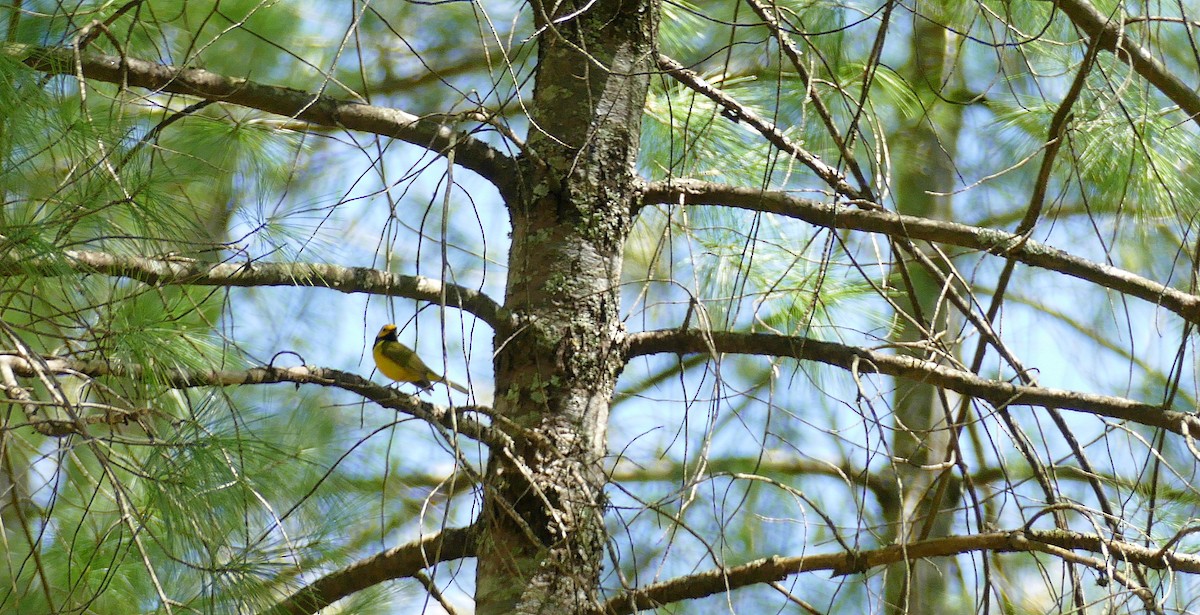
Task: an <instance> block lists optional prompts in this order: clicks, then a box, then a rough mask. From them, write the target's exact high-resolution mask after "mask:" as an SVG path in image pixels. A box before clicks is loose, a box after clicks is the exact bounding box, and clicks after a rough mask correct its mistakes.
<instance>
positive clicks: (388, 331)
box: [375, 323, 397, 344]
mask: <svg viewBox="0 0 1200 615" xmlns="http://www.w3.org/2000/svg"><path fill="white" fill-rule="evenodd" d="M396 340H397V338H396V325H393V324H390V323H389V324H386V325H383V326H382V327H380V328H379V333H377V334H376V335H375V343H376V344H378V343H379V342H387V341H391V342H394V341H396Z"/></svg>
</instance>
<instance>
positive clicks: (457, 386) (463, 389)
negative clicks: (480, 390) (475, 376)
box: [442, 378, 471, 394]
mask: <svg viewBox="0 0 1200 615" xmlns="http://www.w3.org/2000/svg"><path fill="white" fill-rule="evenodd" d="M442 382H444V383H446V386H448V387H450V388H452V389H454V390H455V391H458V392H459V393H467V394H470V392H471V391H469V390H468V389H467V387H465V386H463V385H461V384H459V383H457V382H455V381H453V380H451V379H449V378H442Z"/></svg>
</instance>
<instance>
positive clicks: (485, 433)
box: [0, 354, 507, 446]
mask: <svg viewBox="0 0 1200 615" xmlns="http://www.w3.org/2000/svg"><path fill="white" fill-rule="evenodd" d="M0 363H3V364H4V365H5V366H7V367H9V368H11V369H12V371H13V372H14V373H16V374H17V375H19V376H36V375H37V374H38V372H39V371H41V372H43V373H46V372H48V373H52V374H77V375H82V376H89V377H93V378H95V377H100V376H115V377H120V378H137V379H151V380H154V381H157V382H161V383H163V384H166V385H167V386H170V387H171V388H176V389H185V388H192V387H204V386H237V385H248V384H277V383H283V382H290V383H294V384H297V385H299V384H318V385H321V386H331V387H336V388H339V389H343V390H346V391H350V392H352V393H355V394H358V395H361V396H362V397H364V398H366V399H368V400H370V401H373V402H375V403H376V404H379V405H380V406H383V407H384V408H390V409H392V410H396V411H399V412H403V413H405V414H409V415H411V416H414V417H416V418H419V419H422V420H424V421H427V422H429V423H433V424H435V425H441V426H442V427H445V428H446V429H450V430H452V431H453V432H454V433H456V434H460V435H463V436H466V437H468V438H472V439H474V440H478V441H480V442H483V443H485V444H488V445H491V446H504V445H505V444H506V443H507V438H506V437H505V436H504V435H503V434H501V433H499V432H498V431H496V430H494V429H492V428H491V427H489V426H488V425H485V424H483V423H481V422H479V421H478V420H476V419H475V418H473V417H472V416H471V414H470V413H486V409H484V408H480V407H477V406H459V407H455V408H444V407H441V406H437V405H434V404H431V403H429V402H426V401H423V400H421V399H420V398H418V397H416V396H413V395H405V394H403V393H400V392H399V391H397V390H396V389H392V388H388V387H384V386H380V385H378V384H375V383H374V382H371V381H370V380H367V379H366V378H363V377H362V376H359V375H358V374H351V373H349V372H343V371H339V370H336V369H329V368H325V367H317V366H313V365H301V366H297V367H252V368H250V369H246V370H188V369H181V368H169V369H162V370H155V371H152V372H151V371H149V370H146V369H145V368H143V367H142V366H140V365H125V364H120V363H115V362H110V361H104V360H99V359H93V360H76V359H69V358H62V357H44V358H42V360H41V361H40V365H34V364H31V363H30V362H29V361H27V360H25V359H24V358H22V357H20V356H17V355H14V354H0Z"/></svg>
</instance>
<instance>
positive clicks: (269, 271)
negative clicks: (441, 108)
mask: <svg viewBox="0 0 1200 615" xmlns="http://www.w3.org/2000/svg"><path fill="white" fill-rule="evenodd" d="M68 273H101V274H104V275H111V276H117V277H124V278H131V279H134V280H139V281H141V282H145V283H146V284H149V285H151V286H160V285H162V286H175V285H179V286H224V287H252V286H296V287H315V288H329V289H332V290H338V291H341V292H344V293H369V294H372V295H380V296H386V297H406V298H409V299H418V300H421V301H428V302H430V303H435V304H440V303H441V302H442V301H443V299H444V300H445V302H446V305H448V306H450V307H455V308H461V309H463V310H465V311H467V312H469V313H471V314H473V315H475V316H477V317H478V318H479V319H480V320H483V321H484V322H486V323H488V324H489V325H490V326H491V327H492V328H493V329H495V328H497V326H498V325H500V326H502V325H503V323H504V322H505V320H506V318H507V316H506V315H505V313H504V312H503V311H502V310H501V308H500V305H499V304H497V303H496V302H495V301H493V300H492V299H491V297H488V296H487V295H486V294H484V293H482V292H479V291H477V290H474V289H471V288H467V287H465V286H459V285H457V284H443V283H442V282H439V281H438V280H435V279H432V278H427V277H423V276H409V275H398V274H394V273H390V272H387V271H381V270H379V269H370V268H367V267H342V266H340V265H328V264H322V263H264V262H254V261H245V262H240V263H234V262H225V263H206V262H201V261H197V260H192V259H178V258H150V257H142V256H124V255H117V254H110V253H107V252H95V251H89V250H67V251H64V252H62V253H61V255H47V256H36V257H31V258H23V257H22V255H21V254H20V253H17V252H13V251H9V252H7V253H0V277H4V276H18V275H37V276H57V275H65V274H68Z"/></svg>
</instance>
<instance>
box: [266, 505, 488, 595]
mask: <svg viewBox="0 0 1200 615" xmlns="http://www.w3.org/2000/svg"><path fill="white" fill-rule="evenodd" d="M474 555H475V527H474V526H471V527H465V528H451V529H446V530H442V531H441V532H439V533H438V534H435V535H433V536H427V537H425V538H422V539H420V540H415V541H413V542H410V543H408V544H405V545H401V546H399V547H395V548H392V549H388V550H387V551H384V552H382V553H379V554H378V555H375V556H373V557H369V558H367V559H364V560H360V561H358V562H355V563H353V564H351V565H349V566H347V567H345V568H343V569H341V570H338V571H336V572H333V573H330V574H328V575H325V576H323V577H321V578H320V579H317V580H316V581H314V582H313V583H312V584H311V585H308V586H306V587H304V588H303V589H301V590H300V591H297V592H296V593H294V594H292V595H291V596H289V597H288V598H287V599H285V600H284V601H283V602H280V603H279V604H277V605H275V606H274V607H272V608H271V609H269V610H267V611H264V612H263V613H262V615H300V614H301V613H316V612H318V611H320V610H321V609H323V608H325V607H327V606H329V605H330V604H333V603H334V602H337V601H338V600H341V599H342V598H345V597H347V596H351V595H353V594H355V593H356V592H359V591H362V590H364V589H366V588H368V587H372V586H374V585H378V584H379V583H383V582H384V581H390V580H393V579H402V578H405V577H412V576H414V575H416V574H418V573H420V572H421V571H423V570H424V569H426V568H429V567H430V566H433V565H434V564H438V563H440V562H447V561H450V560H455V559H462V558H464V557H472V556H474Z"/></svg>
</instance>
